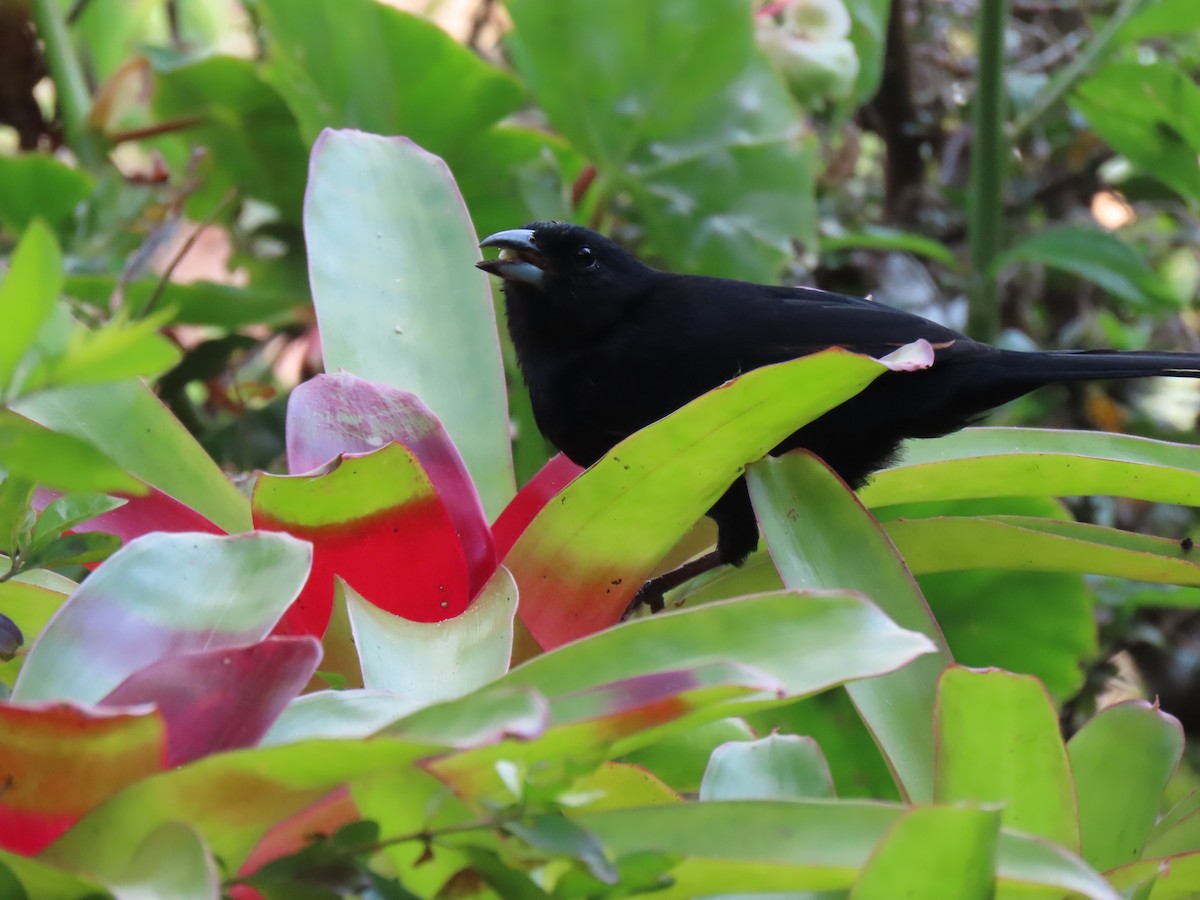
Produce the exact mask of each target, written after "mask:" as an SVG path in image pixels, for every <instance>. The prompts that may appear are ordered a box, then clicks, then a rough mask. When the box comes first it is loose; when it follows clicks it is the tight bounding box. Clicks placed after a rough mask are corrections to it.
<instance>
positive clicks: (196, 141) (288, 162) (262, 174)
mask: <svg viewBox="0 0 1200 900" xmlns="http://www.w3.org/2000/svg"><path fill="white" fill-rule="evenodd" d="M154 85H155V91H154V111H155V113H156V114H157V115H158V116H159V117H160V118H162V119H167V120H170V119H184V118H192V117H195V118H197V119H198V120H199V122H198V124H197V125H196V126H195V127H194V128H190V129H189V130H188V132H187V137H188V141H189V142H190V143H191V144H193V145H199V146H202V147H204V148H205V149H206V150H207V151H208V154H207V158H206V160H205V162H204V168H203V170H202V171H203V176H202V177H203V187H204V190H205V196H204V198H203V201H204V205H203V206H201V205H200V204H197V206H199V207H200V209H202V213H201V214H207V213H208V211H209V209H211V207H212V205H213V204H214V203H215V202H217V201H218V200H219V198H220V196H221V194H222V193H223V192H224V191H226V190H227V189H229V188H231V187H235V188H237V189H238V191H239V192H240V193H241V194H242V195H243V196H249V197H255V198H257V199H260V200H264V201H266V202H267V203H270V204H271V205H272V206H274V207H275V208H276V209H278V210H279V214H280V216H281V217H282V218H283V219H284V220H285V221H288V222H293V223H296V224H299V222H300V208H301V200H302V197H303V185H304V176H305V170H306V157H307V150H306V143H305V142H304V141H302V140H301V138H300V129H299V127H298V126H297V125H296V118H295V116H293V115H292V112H291V110H289V109H288V107H287V106H286V104H285V103H284V102H283V99H282V98H281V97H280V96H279V93H277V92H276V90H275V89H274V88H273V87H271V86H270V85H269V84H267V83H266V82H265V81H264V80H263V78H262V76H261V75H259V73H258V70H257V69H256V67H255V64H254V63H253V62H252V61H250V60H248V59H238V58H236V57H233V56H208V57H203V58H200V59H189V60H186V61H181V60H170V61H161V62H159V64H158V65H157V67H156V77H155V79H154Z"/></svg>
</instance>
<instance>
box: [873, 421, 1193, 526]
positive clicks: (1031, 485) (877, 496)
mask: <svg viewBox="0 0 1200 900" xmlns="http://www.w3.org/2000/svg"><path fill="white" fill-rule="evenodd" d="M1089 494H1112V495H1114V496H1117V497H1132V498H1135V499H1138V500H1153V501H1155V502H1158V503H1183V504H1188V505H1193V506H1200V447H1194V446H1191V445H1188V444H1172V443H1168V442H1166V441H1154V440H1150V439H1148V438H1140V437H1133V436H1132V435H1126V434H1104V433H1101V432H1095V431H1067V430H1058V429H1042V428H965V429H963V430H962V431H959V432H957V433H956V434H951V435H947V436H946V437H943V438H938V439H936V440H923V441H909V442H908V443H906V444H905V445H904V447H903V449H902V451H901V455H900V458H899V459H898V460H897V461H896V463H895V464H893V465H892V466H889V467H888V468H886V469H883V470H882V471H880V472H877V473H876V474H875V475H874V477H872V479H871V481H870V482H869V483H868V484H867V485H866V487H864V488H863V489H862V490H861V491H860V492H859V496H860V497H861V498H862V501H863V503H865V504H866V505H867V506H870V507H877V506H888V505H891V504H896V503H913V502H920V501H931V500H962V499H970V498H975V497H1038V496H1064V497H1069V496H1086V495H1089Z"/></svg>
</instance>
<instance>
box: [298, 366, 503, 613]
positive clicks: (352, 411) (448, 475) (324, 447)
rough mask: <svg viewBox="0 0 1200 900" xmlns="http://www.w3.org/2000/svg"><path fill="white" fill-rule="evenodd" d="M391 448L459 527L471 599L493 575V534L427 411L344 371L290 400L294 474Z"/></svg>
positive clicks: (454, 453)
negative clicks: (424, 479)
mask: <svg viewBox="0 0 1200 900" xmlns="http://www.w3.org/2000/svg"><path fill="white" fill-rule="evenodd" d="M393 441H394V442H396V443H398V444H403V445H404V446H405V447H407V448H408V450H409V451H410V452H411V453H412V454H413V455H414V456H415V457H416V458H417V460H418V461H419V462H420V464H421V468H423V469H424V470H425V473H426V475H428V476H429V480H430V482H431V483H432V484H433V487H434V489H435V490H436V492H437V495H438V497H439V498H440V499H441V502H442V504H443V505H444V506H445V508H446V512H447V513H448V514H449V516H450V519H451V521H452V522H453V523H454V529H455V531H456V532H457V534H458V539H459V542H460V543H461V544H462V548H463V552H464V554H465V556H466V561H467V569H468V574H469V591H470V594H471V595H472V596H474V595H475V594H476V593H477V592H478V591H479V589H480V588H482V587H483V585H484V584H485V583H486V582H487V580H488V578H490V577H491V574H492V572H493V571H495V568H496V551H495V548H494V547H493V545H492V533H491V530H490V529H489V528H488V523H487V518H486V517H485V516H484V512H483V505H482V504H481V503H480V500H479V494H478V493H477V492H476V490H475V485H474V483H473V482H472V481H471V476H470V474H469V473H468V472H467V467H466V464H465V463H464V462H463V459H462V456H461V455H460V454H459V452H458V449H457V448H456V447H455V446H454V442H453V441H451V439H450V435H449V434H448V433H447V432H446V429H445V428H443V427H442V423H441V422H439V421H438V419H437V417H436V416H435V415H434V414H433V413H432V412H431V411H430V409H429V407H427V406H426V405H425V404H424V403H422V402H421V401H420V400H419V399H417V397H416V396H415V395H413V394H410V393H408V392H407V391H402V390H399V389H397V388H393V387H389V386H387V385H383V384H376V383H374V382H371V381H366V380H364V379H362V378H359V377H357V376H355V375H350V374H348V373H344V372H343V373H338V374H335V375H318V376H317V377H315V378H313V379H312V380H310V381H307V382H305V383H304V384H302V385H300V386H299V387H297V388H296V389H295V390H294V391H293V392H292V395H291V397H290V398H289V400H288V414H287V453H288V471H289V472H291V473H292V474H294V475H298V474H302V473H305V472H309V471H312V470H313V469H316V468H318V467H320V466H323V465H325V464H326V463H328V462H329V461H330V460H332V459H334V458H335V457H336V456H338V454H342V453H345V454H362V453H370V452H371V451H372V450H378V449H380V448H381V447H384V446H386V445H387V444H389V443H391V442H393ZM339 574H340V573H339Z"/></svg>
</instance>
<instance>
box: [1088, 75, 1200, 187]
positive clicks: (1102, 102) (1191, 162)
mask: <svg viewBox="0 0 1200 900" xmlns="http://www.w3.org/2000/svg"><path fill="white" fill-rule="evenodd" d="M1070 100H1071V105H1072V106H1074V107H1075V108H1076V109H1078V110H1079V111H1080V112H1081V113H1083V114H1084V116H1086V117H1087V120H1088V123H1089V124H1090V125H1091V126H1092V128H1093V129H1094V130H1095V131H1096V133H1097V134H1098V135H1100V137H1101V138H1103V139H1104V140H1105V141H1107V142H1108V143H1109V144H1111V145H1112V148H1113V149H1114V150H1116V151H1117V152H1118V153H1120V154H1122V155H1124V156H1127V157H1129V159H1130V160H1131V161H1132V162H1133V163H1134V164H1135V165H1137V166H1138V167H1139V168H1140V169H1142V170H1144V171H1145V172H1146V174H1147V175H1150V176H1151V177H1153V178H1157V179H1158V180H1159V181H1161V182H1163V183H1164V184H1166V185H1167V186H1169V187H1171V188H1173V189H1174V190H1176V191H1178V192H1179V193H1180V194H1182V195H1183V196H1185V197H1188V198H1191V199H1193V200H1195V199H1198V198H1200V165H1197V163H1196V155H1197V153H1200V87H1197V86H1196V84H1195V82H1194V81H1193V80H1192V77H1191V75H1189V74H1188V73H1187V72H1185V71H1183V69H1181V68H1180V67H1178V66H1177V65H1175V64H1174V63H1171V62H1167V61H1165V60H1160V61H1158V62H1152V63H1149V64H1147V65H1143V64H1141V63H1138V62H1126V61H1118V62H1111V63H1109V64H1108V65H1106V66H1105V67H1104V68H1103V69H1101V70H1100V71H1099V72H1096V73H1095V74H1094V75H1092V76H1091V77H1090V78H1088V79H1086V80H1085V81H1083V82H1081V83H1080V84H1079V86H1078V87H1077V88H1076V89H1075V92H1074V93H1073V94H1072V95H1071V97H1070Z"/></svg>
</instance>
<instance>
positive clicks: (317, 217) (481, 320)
mask: <svg viewBox="0 0 1200 900" xmlns="http://www.w3.org/2000/svg"><path fill="white" fill-rule="evenodd" d="M296 5H297V7H302V6H307V5H309V4H306V3H298V4H296ZM289 8H290V7H289ZM381 9H382V7H381ZM388 12H393V11H391V10H389V11H388ZM397 15H398V14H397ZM339 33H341V32H339ZM358 52H359V53H361V52H362V50H361V48H360V49H359V51H358ZM441 77H442V76H441V75H439V79H440V78H441ZM383 93H385V94H388V95H389V96H390V95H391V94H392V93H393V92H383ZM455 102H461V100H458V101H455ZM304 230H305V239H306V241H307V245H308V259H309V277H310V280H311V283H312V290H313V301H314V303H315V304H316V308H317V321H318V324H319V325H320V329H321V345H322V349H323V351H324V355H325V367H326V369H327V370H328V371H330V372H335V371H337V370H338V369H345V370H346V371H348V372H353V373H354V374H356V375H358V376H360V377H362V378H365V379H367V380H369V381H377V382H380V383H381V384H386V385H390V386H392V387H398V388H401V389H403V390H406V391H410V392H412V393H414V394H416V395H417V396H418V397H419V398H420V399H421V400H422V401H423V402H424V403H425V404H426V405H428V406H429V407H430V408H431V409H432V410H433V411H434V413H435V414H436V415H437V417H438V418H439V419H440V420H441V421H442V424H443V425H445V427H446V430H447V431H449V432H450V436H451V438H453V440H454V443H455V445H456V446H457V447H458V449H459V452H460V453H462V456H463V459H464V460H465V461H466V464H467V468H468V470H469V471H470V472H471V476H472V478H473V479H474V480H475V485H476V487H477V489H478V490H479V495H480V498H481V499H482V501H483V506H484V509H485V511H486V512H487V513H488V516H489V518H493V519H494V518H495V517H496V516H497V515H498V514H499V513H500V510H501V509H503V508H504V505H505V504H506V503H507V502H508V500H509V499H510V498H511V497H512V495H513V492H514V490H515V484H514V481H513V473H512V462H511V450H510V446H509V438H508V415H507V402H506V399H505V394H504V374H503V367H502V365H501V361H500V344H499V341H498V339H497V336H496V319H495V312H494V309H493V306H492V299H491V291H490V289H489V287H488V285H487V276H486V275H484V274H483V273H482V272H479V271H477V270H476V269H474V268H473V266H472V264H473V263H474V262H475V261H476V260H477V259H479V252H478V249H477V248H476V237H475V232H474V229H473V228H472V227H471V220H470V218H469V216H468V215H467V211H466V209H465V207H464V206H463V204H462V199H461V198H460V197H459V195H458V192H457V190H456V188H455V186H454V180H453V178H452V177H451V176H450V173H449V171H447V169H446V168H445V166H444V164H443V163H442V162H441V160H439V159H437V158H436V157H434V156H431V155H430V154H428V153H426V152H425V151H423V150H421V149H420V148H419V147H417V146H415V145H414V144H412V143H411V142H409V141H407V140H404V139H402V138H382V137H376V136H374V135H369V134H362V133H359V132H354V131H326V132H325V133H324V134H323V135H322V136H321V138H320V139H319V140H318V141H317V143H316V145H315V146H314V147H313V155H312V168H311V172H310V177H309V184H308V194H307V196H306V198H305V211H304Z"/></svg>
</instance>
